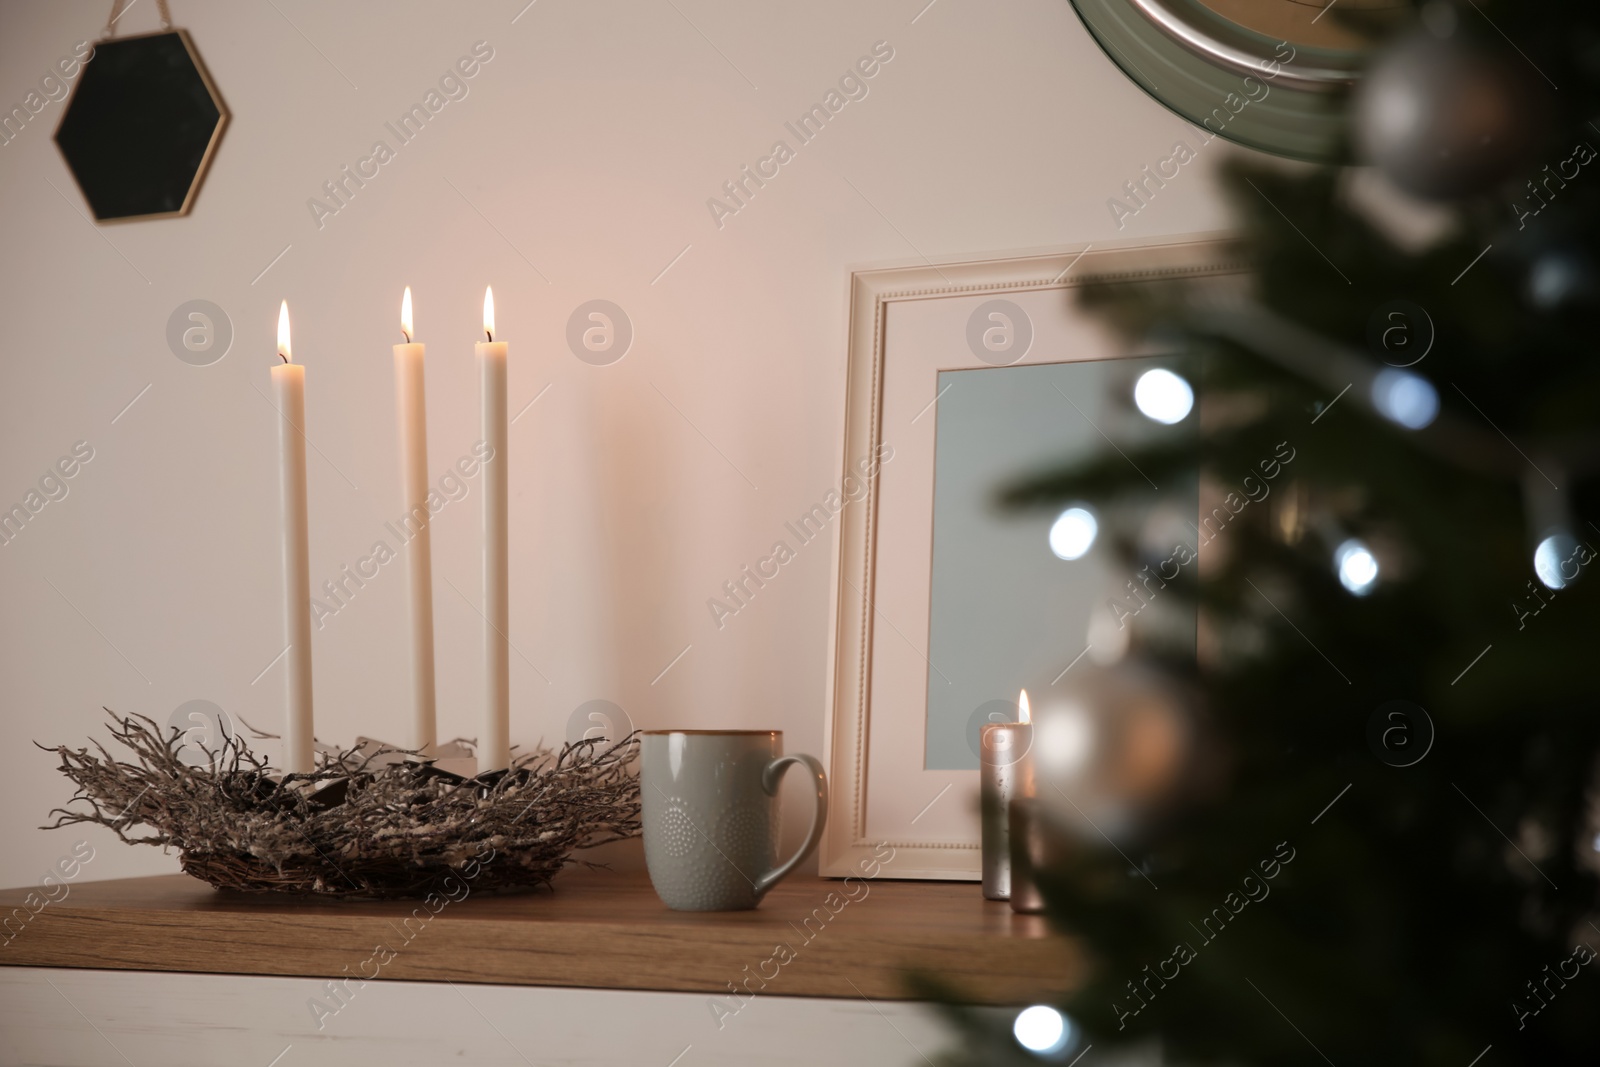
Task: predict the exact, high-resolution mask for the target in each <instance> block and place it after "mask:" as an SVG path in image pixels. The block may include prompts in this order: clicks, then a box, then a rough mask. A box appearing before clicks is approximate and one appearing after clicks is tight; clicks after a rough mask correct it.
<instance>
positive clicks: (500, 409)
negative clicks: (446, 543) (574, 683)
mask: <svg viewBox="0 0 1600 1067" xmlns="http://www.w3.org/2000/svg"><path fill="white" fill-rule="evenodd" d="M483 332H484V335H485V336H486V337H487V338H488V340H487V341H480V342H479V343H478V344H477V345H475V346H474V349H473V351H474V352H475V353H476V354H477V357H478V378H479V383H480V385H481V387H482V400H483V406H482V420H483V421H482V425H483V440H484V442H485V443H486V444H487V445H488V446H489V447H488V455H487V456H486V458H485V459H484V461H483V615H484V620H485V623H484V627H483V636H484V645H485V649H486V651H485V655H484V667H485V673H486V676H487V677H486V687H487V688H486V692H485V694H484V697H485V699H484V715H483V730H482V735H481V736H480V737H479V738H478V773H480V774H482V773H483V772H485V771H497V770H504V769H505V768H507V767H509V766H510V765H511V641H510V639H509V637H508V636H507V635H508V633H509V631H510V628H511V610H510V586H509V582H508V577H509V573H510V550H511V545H510V539H509V534H508V529H507V521H506V520H507V512H508V510H509V497H508V483H507V480H506V467H507V460H508V459H509V458H510V457H509V456H508V455H507V453H508V451H509V449H508V447H507V431H508V423H507V421H506V343H505V342H504V341H496V340H495V339H494V291H493V290H492V289H485V290H484V292H483Z"/></svg>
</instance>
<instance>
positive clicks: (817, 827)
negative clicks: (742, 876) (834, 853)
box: [755, 753, 828, 900]
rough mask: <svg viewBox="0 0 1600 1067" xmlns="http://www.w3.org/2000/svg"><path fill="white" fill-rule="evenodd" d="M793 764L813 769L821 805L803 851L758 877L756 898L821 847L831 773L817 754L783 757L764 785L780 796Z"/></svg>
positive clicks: (772, 766) (769, 769) (770, 793)
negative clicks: (788, 771) (819, 844)
mask: <svg viewBox="0 0 1600 1067" xmlns="http://www.w3.org/2000/svg"><path fill="white" fill-rule="evenodd" d="M791 763H803V764H805V765H806V768H807V769H808V770H809V771H810V772H811V777H812V778H813V779H815V780H816V785H817V806H816V808H815V810H813V811H812V813H811V829H810V830H808V831H806V840H805V844H803V845H801V846H800V851H798V852H796V853H795V854H794V855H793V856H790V857H789V858H788V859H787V860H785V861H784V862H783V863H780V864H779V865H778V866H776V867H774V868H772V870H770V871H768V872H767V873H766V874H763V875H762V876H761V877H760V878H757V879H756V883H755V885H756V899H757V900H760V899H761V898H762V897H764V896H766V895H767V890H769V889H771V888H772V887H773V886H775V885H777V884H778V882H779V881H781V880H782V879H783V878H784V877H786V876H787V875H788V874H789V872H790V871H793V870H794V869H795V867H797V866H799V864H800V861H801V860H803V859H805V858H806V857H807V856H809V855H811V851H812V850H813V849H814V848H816V847H817V842H818V841H821V840H822V828H823V826H824V825H826V823H827V821H828V776H827V775H826V774H824V773H823V770H822V764H820V763H818V762H817V760H816V758H815V757H813V756H807V755H805V754H804V753H799V754H796V755H793V756H779V757H778V758H777V759H775V760H773V761H772V762H771V763H769V764H767V766H766V768H765V769H763V770H762V772H761V788H762V790H764V791H765V792H766V794H767V796H769V797H773V796H777V795H778V783H779V782H780V781H782V780H783V772H784V771H785V770H786V769H788V767H789V765H790V764H791Z"/></svg>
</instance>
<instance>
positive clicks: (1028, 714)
mask: <svg viewBox="0 0 1600 1067" xmlns="http://www.w3.org/2000/svg"><path fill="white" fill-rule="evenodd" d="M1017 721H1018V722H1032V721H1033V711H1032V710H1031V709H1030V708H1029V707H1028V691H1027V690H1026V689H1024V690H1023V691H1022V695H1021V696H1020V697H1018V698H1017Z"/></svg>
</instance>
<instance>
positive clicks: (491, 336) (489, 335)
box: [483, 330, 494, 343]
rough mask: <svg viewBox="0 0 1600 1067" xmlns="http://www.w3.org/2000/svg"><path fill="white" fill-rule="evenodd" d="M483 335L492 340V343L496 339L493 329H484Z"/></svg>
mask: <svg viewBox="0 0 1600 1067" xmlns="http://www.w3.org/2000/svg"><path fill="white" fill-rule="evenodd" d="M483 335H484V336H485V337H487V338H488V339H489V340H490V342H491V343H492V342H493V341H494V331H493V330H484V331H483Z"/></svg>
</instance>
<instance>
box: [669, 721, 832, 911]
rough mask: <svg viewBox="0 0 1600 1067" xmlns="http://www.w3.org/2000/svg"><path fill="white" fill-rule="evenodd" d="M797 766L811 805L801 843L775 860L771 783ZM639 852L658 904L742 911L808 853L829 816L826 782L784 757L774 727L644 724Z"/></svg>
mask: <svg viewBox="0 0 1600 1067" xmlns="http://www.w3.org/2000/svg"><path fill="white" fill-rule="evenodd" d="M792 763H800V764H804V765H805V767H806V769H807V770H808V771H809V772H810V776H811V779H812V781H813V783H814V784H815V786H816V794H817V806H816V810H815V811H814V813H813V814H812V816H811V829H810V831H809V832H807V834H806V840H805V844H803V845H801V846H800V850H799V851H798V852H796V853H795V854H794V855H793V856H790V857H789V858H788V859H787V860H785V861H784V862H783V863H781V864H780V863H778V795H777V794H778V782H779V781H780V780H781V779H782V778H783V772H784V771H785V770H786V769H787V768H788V767H789V765H790V764H792ZM639 775H640V787H641V789H640V791H641V799H642V801H643V807H644V858H645V864H646V865H647V866H648V867H649V869H650V882H651V884H652V885H654V886H655V887H656V895H657V896H659V897H660V898H661V901H662V903H664V904H666V906H667V907H669V908H674V909H676V910H678V911H741V910H744V909H746V908H753V907H755V906H756V905H757V904H760V903H761V898H762V897H764V896H766V894H767V890H769V889H771V888H772V887H773V886H774V885H777V884H778V881H779V880H780V879H782V878H783V877H784V876H785V875H787V874H788V873H789V872H790V871H792V870H794V869H795V867H797V866H799V864H800V861H801V860H803V859H805V858H806V857H807V856H809V855H810V854H811V850H812V849H814V848H816V847H817V842H818V841H819V840H821V838H822V827H823V824H824V823H826V822H827V818H828V778H827V776H826V775H825V774H824V773H823V771H822V764H820V763H818V762H817V761H816V760H815V759H814V758H812V757H811V756H805V755H796V756H785V755H783V733H782V731H780V730H647V731H646V732H645V734H644V739H643V751H642V752H641V753H640V771H639Z"/></svg>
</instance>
